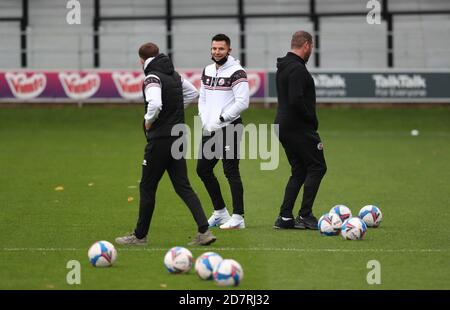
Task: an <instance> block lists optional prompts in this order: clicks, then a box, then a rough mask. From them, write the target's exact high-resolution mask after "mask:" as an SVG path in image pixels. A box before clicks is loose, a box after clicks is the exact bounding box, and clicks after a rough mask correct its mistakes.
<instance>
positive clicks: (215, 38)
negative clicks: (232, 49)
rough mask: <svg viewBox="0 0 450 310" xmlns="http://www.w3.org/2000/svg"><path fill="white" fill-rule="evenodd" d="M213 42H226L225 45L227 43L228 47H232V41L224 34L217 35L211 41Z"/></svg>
mask: <svg viewBox="0 0 450 310" xmlns="http://www.w3.org/2000/svg"><path fill="white" fill-rule="evenodd" d="M212 41H225V43H226V44H227V45H228V46H231V40H230V38H229V37H228V36H227V35H226V34H223V33H219V34H216V35H215V36H214V37H213V38H212V39H211V42H212Z"/></svg>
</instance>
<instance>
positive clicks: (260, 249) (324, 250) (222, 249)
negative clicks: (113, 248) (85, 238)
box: [2, 247, 450, 253]
mask: <svg viewBox="0 0 450 310" xmlns="http://www.w3.org/2000/svg"><path fill="white" fill-rule="evenodd" d="M86 249H87V248H86ZM86 249H79V248H2V251H3V252H77V251H86ZM190 249H191V250H193V251H240V252H252V251H253V252H258V251H259V252H300V253H322V252H338V253H339V252H348V253H365V252H367V253H444V252H449V251H450V249H304V248H258V247H253V248H252V247H250V248H227V247H222V248H214V247H199V248H190ZM118 250H119V252H121V251H124V252H127V251H129V252H165V251H167V250H169V248H145V247H133V248H132V247H124V248H118Z"/></svg>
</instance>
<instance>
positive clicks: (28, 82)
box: [5, 72, 47, 99]
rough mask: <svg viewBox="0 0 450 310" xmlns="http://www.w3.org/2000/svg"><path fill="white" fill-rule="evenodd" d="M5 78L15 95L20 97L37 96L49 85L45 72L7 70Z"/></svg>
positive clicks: (29, 97)
mask: <svg viewBox="0 0 450 310" xmlns="http://www.w3.org/2000/svg"><path fill="white" fill-rule="evenodd" d="M5 78H6V81H7V82H8V85H9V88H10V89H11V91H12V93H13V95H14V96H15V97H16V98H19V99H31V98H36V97H37V96H39V95H40V94H41V93H42V92H43V91H44V89H45V86H46V85H47V78H46V76H45V74H43V73H25V72H7V73H6V74H5Z"/></svg>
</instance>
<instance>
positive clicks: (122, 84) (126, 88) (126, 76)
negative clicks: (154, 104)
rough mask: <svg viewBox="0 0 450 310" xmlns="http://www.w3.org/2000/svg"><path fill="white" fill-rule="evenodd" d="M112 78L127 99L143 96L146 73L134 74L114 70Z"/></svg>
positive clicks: (120, 92)
mask: <svg viewBox="0 0 450 310" xmlns="http://www.w3.org/2000/svg"><path fill="white" fill-rule="evenodd" d="M112 79H113V81H114V84H115V85H116V88H117V90H118V91H119V94H120V95H121V96H122V97H123V98H126V99H139V98H142V83H143V82H144V74H142V73H140V74H138V75H134V74H133V73H131V72H114V73H113V74H112Z"/></svg>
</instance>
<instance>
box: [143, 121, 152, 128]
mask: <svg viewBox="0 0 450 310" xmlns="http://www.w3.org/2000/svg"><path fill="white" fill-rule="evenodd" d="M144 126H145V130H150V128H152V124H151V123H147V122H145V123H144Z"/></svg>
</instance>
